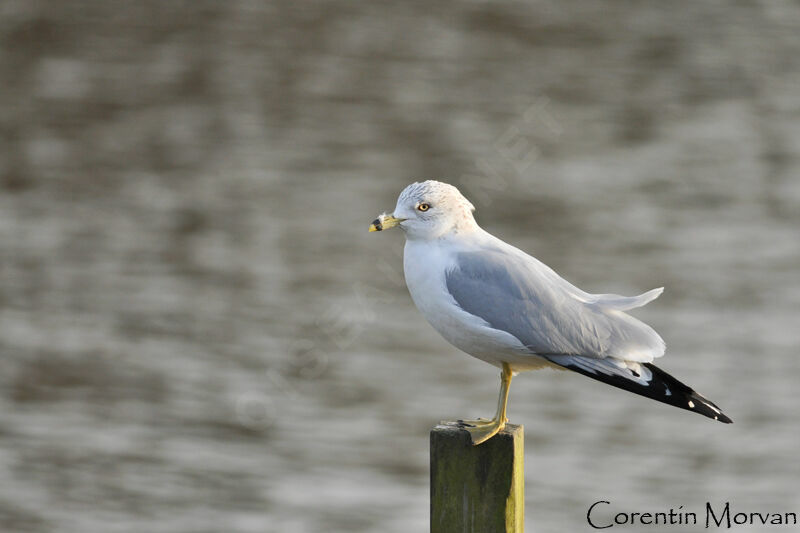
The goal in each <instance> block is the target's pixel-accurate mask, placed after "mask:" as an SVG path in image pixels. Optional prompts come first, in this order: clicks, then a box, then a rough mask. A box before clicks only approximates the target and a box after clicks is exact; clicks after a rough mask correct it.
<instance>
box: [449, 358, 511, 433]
mask: <svg viewBox="0 0 800 533" xmlns="http://www.w3.org/2000/svg"><path fill="white" fill-rule="evenodd" d="M510 387H511V366H509V364H508V363H503V371H502V372H501V373H500V397H499V398H498V400H497V413H496V414H495V415H494V418H493V419H492V420H485V419H482V418H480V419H478V420H459V422H460V423H461V424H462V427H463V428H464V429H466V430H467V431H469V434H470V437H472V444H473V445H476V446H477V445H478V444H480V443H482V442H486V441H487V440H489V439H490V438H492V437H494V436H495V435H496V434H497V432H499V431H501V430H502V429H503V428H504V427H506V422H508V418H506V404H507V403H508V390H509V388H510Z"/></svg>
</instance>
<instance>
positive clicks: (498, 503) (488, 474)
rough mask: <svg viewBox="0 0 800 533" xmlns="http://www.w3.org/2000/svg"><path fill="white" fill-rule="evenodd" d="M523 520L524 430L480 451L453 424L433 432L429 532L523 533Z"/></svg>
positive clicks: (509, 430) (510, 428)
mask: <svg viewBox="0 0 800 533" xmlns="http://www.w3.org/2000/svg"><path fill="white" fill-rule="evenodd" d="M524 517H525V474H524V432H523V428H522V426H516V425H512V424H507V425H506V427H505V429H504V430H503V431H501V432H500V433H498V434H497V435H495V436H494V437H492V438H491V439H489V440H488V441H486V442H484V443H483V444H481V445H479V446H473V445H472V442H471V441H470V436H469V433H468V432H467V431H466V430H464V429H462V428H460V427H459V426H458V423H457V422H442V423H441V424H439V425H438V426H436V427H434V428H433V429H432V430H431V533H455V532H458V533H462V532H465V531H469V532H472V531H474V532H480V533H495V532H496V533H500V532H502V533H512V532H513V533H521V532H522V531H523V528H524Z"/></svg>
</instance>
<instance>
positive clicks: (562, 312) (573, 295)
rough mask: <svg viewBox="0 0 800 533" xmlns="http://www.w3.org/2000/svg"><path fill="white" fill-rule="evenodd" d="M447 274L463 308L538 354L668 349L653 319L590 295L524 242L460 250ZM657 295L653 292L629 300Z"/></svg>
mask: <svg viewBox="0 0 800 533" xmlns="http://www.w3.org/2000/svg"><path fill="white" fill-rule="evenodd" d="M445 281H446V283H447V290H448V291H449V293H450V294H451V295H452V297H453V298H454V299H455V301H456V303H457V304H458V305H459V306H460V307H461V308H462V309H464V310H465V311H467V312H468V313H471V314H473V315H475V316H477V317H480V318H482V319H483V320H485V321H486V322H488V323H489V325H490V326H491V327H493V328H495V329H499V330H502V331H505V332H507V333H510V334H512V335H514V336H515V337H516V338H517V339H519V340H520V342H522V344H524V345H525V346H526V347H528V349H529V350H531V352H532V353H535V354H581V355H585V356H587V357H596V358H603V357H616V358H619V359H625V360H630V361H639V362H650V361H652V360H653V358H655V357H660V356H661V355H663V353H664V341H663V340H662V339H661V337H660V336H659V335H658V333H656V332H655V331H654V330H653V329H652V328H651V327H650V326H648V325H647V324H645V323H643V322H641V321H639V320H637V319H635V318H633V317H632V316H630V315H628V314H625V313H623V312H621V311H619V310H617V309H613V308H611V307H613V306H604V305H602V304H600V303H599V302H591V303H590V302H587V301H586V299H587V298H590V297H592V295H589V294H587V293H585V292H583V291H581V290H580V289H578V288H577V287H574V286H573V285H571V284H570V283H568V282H567V281H565V280H564V279H562V278H561V277H559V276H558V274H556V273H555V272H554V271H553V270H551V269H550V268H549V267H547V266H546V265H544V264H543V263H541V262H539V261H537V260H536V259H534V258H532V257H530V256H528V255H525V254H523V253H522V252H519V251H518V250H516V249H512V250H511V251H509V250H505V249H502V248H484V249H480V250H478V251H474V252H472V251H470V252H460V253H458V254H457V256H456V261H455V264H454V266H453V268H452V269H450V270H448V271H447V272H446V274H445ZM655 296H657V294H656V295H653V291H651V292H650V293H645V294H644V295H642V296H639V297H635V298H632V299H628V300H636V302H644V300H645V299H646V298H650V299H652V298H654V297H655ZM619 298H623V297H619ZM625 305H627V308H630V307H636V305H631V302H630V301H628V302H627V303H626V304H625ZM639 305H643V303H639Z"/></svg>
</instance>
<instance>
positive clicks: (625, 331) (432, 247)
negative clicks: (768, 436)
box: [369, 180, 731, 444]
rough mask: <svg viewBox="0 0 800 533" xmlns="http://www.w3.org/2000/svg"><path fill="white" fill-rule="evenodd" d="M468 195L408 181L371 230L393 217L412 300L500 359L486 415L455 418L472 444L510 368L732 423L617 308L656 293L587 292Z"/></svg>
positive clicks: (455, 340)
mask: <svg viewBox="0 0 800 533" xmlns="http://www.w3.org/2000/svg"><path fill="white" fill-rule="evenodd" d="M474 210H475V208H474V207H473V205H472V204H471V203H470V202H469V200H467V199H466V198H464V196H462V195H461V193H460V192H459V191H458V189H456V188H455V187H453V186H452V185H448V184H447V183H441V182H438V181H432V180H429V181H425V182H422V183H412V184H411V185H409V186H408V187H406V188H405V189H404V190H403V192H402V193H400V197H399V198H398V199H397V205H396V207H395V210H394V213H392V214H391V215H387V214H383V215H381V216H379V217H378V218H377V219H376V220H375V221H373V223H372V225H371V226H370V227H369V231H381V230H385V229H389V228H392V227H395V226H399V227H400V228H401V229H402V230H403V231H404V232H405V236H406V245H405V250H404V254H403V270H404V272H405V278H406V285H407V286H408V291H409V292H410V293H411V298H412V299H413V300H414V303H415V304H416V306H417V308H418V309H419V310H420V311H421V312H422V314H423V316H424V317H425V318H426V319H427V320H428V322H430V324H431V325H432V326H433V327H434V329H436V330H437V331H438V332H439V333H440V334H441V335H442V336H443V337H444V338H445V339H447V340H448V341H449V342H450V343H451V344H453V345H454V346H456V347H457V348H459V349H461V350H463V351H465V352H466V353H468V354H470V355H472V356H474V357H477V358H478V359H482V360H483V361H486V362H488V363H491V364H493V365H495V366H497V367H500V368H501V369H502V372H501V374H500V383H501V385H500V398H499V401H498V406H497V413H496V414H495V417H494V419H492V420H483V419H480V420H466V421H462V422H463V425H464V427H465V428H466V429H467V430H468V431H469V432H470V435H471V436H472V442H473V444H480V443H482V442H484V441H486V440H488V439H489V438H491V437H492V436H493V435H495V434H496V433H497V432H498V431H500V430H502V429H503V427H505V424H506V422H507V421H508V419H507V418H506V403H507V401H508V389H509V386H510V384H511V378H512V377H513V376H515V375H516V374H517V373H519V372H521V371H525V370H533V369H537V368H543V367H551V368H552V367H555V368H559V369H569V370H573V371H575V372H578V373H580V374H583V375H584V376H588V377H590V378H593V379H596V380H599V381H602V382H604V383H607V384H609V385H613V386H614V387H619V388H621V389H625V390H627V391H630V392H633V393H636V394H640V395H642V396H646V397H648V398H652V399H654V400H658V401H660V402H664V403H667V404H669V405H674V406H675V407H680V408H682V409H687V410H689V411H694V412H696V413H700V414H702V415H705V416H707V417H709V418H713V419H714V420H719V421H720V422H725V423H730V422H731V419H730V418H728V417H727V416H725V415H724V414H723V413H722V412H721V411H720V409H719V407H717V406H716V405H714V403H713V402H711V401H710V400H707V399H706V398H704V397H703V396H702V395H700V394H699V393H697V392H695V391H694V390H692V389H691V388H690V387H688V386H686V385H684V384H683V383H681V382H680V381H678V380H677V379H675V378H674V377H672V376H670V375H669V374H667V373H666V372H664V371H663V370H661V369H659V368H658V367H656V366H655V365H653V364H652V362H653V360H654V359H655V358H657V357H661V356H662V355H664V348H665V346H664V341H663V340H662V339H661V337H660V336H659V335H658V333H656V332H655V331H654V330H653V328H651V327H650V326H648V325H647V324H645V323H644V322H641V321H640V320H637V319H636V318H633V317H632V316H630V315H629V314H627V313H625V311H628V310H630V309H635V308H637V307H641V306H643V305H645V304H646V303H648V302H650V301H652V300H654V299H656V298H658V296H659V295H660V294H661V292H662V291H663V290H664V289H663V288H658V289H653V290H651V291H648V292H645V293H644V294H640V295H639V296H631V297H627V296H619V295H617V294H589V293H587V292H584V291H582V290H581V289H579V288H577V287H575V286H574V285H572V284H571V283H569V282H568V281H566V280H565V279H563V278H562V277H561V276H559V275H558V274H556V272H555V271H553V270H552V269H551V268H549V267H548V266H547V265H545V264H544V263H542V262H540V261H538V260H537V259H535V258H533V257H531V256H530V255H528V254H526V253H525V252H523V251H521V250H519V249H517V248H514V247H513V246H511V245H510V244H507V243H505V242H503V241H501V240H500V239H498V238H497V237H495V236H493V235H491V234H489V233H488V232H486V231H484V230H483V229H481V228H480V226H478V224H477V222H475V218H474V217H473V215H472V212H473V211H474Z"/></svg>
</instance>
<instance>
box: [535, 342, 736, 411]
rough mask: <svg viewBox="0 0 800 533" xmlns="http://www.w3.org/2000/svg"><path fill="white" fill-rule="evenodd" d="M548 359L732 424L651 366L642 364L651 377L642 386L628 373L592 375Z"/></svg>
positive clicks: (710, 404)
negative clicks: (625, 375)
mask: <svg viewBox="0 0 800 533" xmlns="http://www.w3.org/2000/svg"><path fill="white" fill-rule="evenodd" d="M548 359H549V360H550V361H551V362H553V363H555V364H557V365H559V366H562V367H564V368H567V369H569V370H572V371H574V372H578V373H579V374H583V375H584V376H587V377H590V378H592V379H596V380H598V381H602V382H603V383H606V384H608V385H612V386H614V387H617V388H620V389H623V390H626V391H629V392H632V393H634V394H639V395H641V396H645V397H647V398H651V399H653V400H656V401H658V402H662V403H666V404H668V405H672V406H675V407H678V408H680V409H686V410H687V411H692V412H694V413H698V414H701V415H703V416H707V417H708V418H711V419H714V420H717V421H719V422H722V423H723V424H732V423H733V420H731V419H730V418H729V417H728V416H727V415H725V414H724V413H723V412H722V410H721V409H720V408H719V407H717V406H716V404H714V402H712V401H711V400H708V399H706V398H705V397H704V396H703V395H702V394H700V393H698V392H696V391H695V390H694V389H692V388H691V387H689V386H687V385H685V384H683V383H681V382H680V381H678V380H677V379H675V378H674V377H672V376H671V375H669V374H667V373H666V372H664V371H663V370H661V369H660V368H658V367H657V366H655V365H654V364H652V363H643V364H642V366H643V367H646V368H648V369H649V370H650V372H651V373H652V377H651V378H650V380H649V381H648V382H647V384H643V383H642V382H641V381H640V380H639V379H634V378H638V375H637V374H634V373H633V372H632V371H631V376H630V377H629V378H627V377H623V376H622V375H619V374H604V373H601V372H592V371H589V370H587V369H586V368H585V366H581V365H575V364H569V363H565V362H564V361H563V360H556V359H555V358H548Z"/></svg>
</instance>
